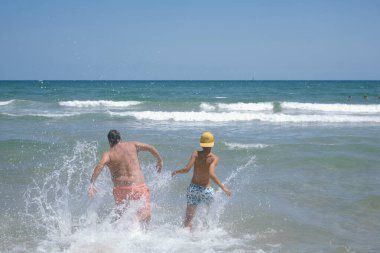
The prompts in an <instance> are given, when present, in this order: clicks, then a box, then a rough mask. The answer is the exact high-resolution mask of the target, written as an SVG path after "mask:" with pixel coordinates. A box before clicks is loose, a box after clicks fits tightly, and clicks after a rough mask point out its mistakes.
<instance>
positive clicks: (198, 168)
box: [172, 132, 231, 230]
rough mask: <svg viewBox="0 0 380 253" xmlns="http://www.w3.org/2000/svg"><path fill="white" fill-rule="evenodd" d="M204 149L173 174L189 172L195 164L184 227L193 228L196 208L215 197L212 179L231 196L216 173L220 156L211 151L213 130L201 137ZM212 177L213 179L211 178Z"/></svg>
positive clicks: (188, 193)
mask: <svg viewBox="0 0 380 253" xmlns="http://www.w3.org/2000/svg"><path fill="white" fill-rule="evenodd" d="M200 146H201V147H202V151H194V152H193V154H192V155H191V158H190V160H189V162H188V163H187V165H186V166H185V167H184V168H183V169H179V170H176V171H173V173H172V176H173V177H174V176H175V175H177V174H181V173H187V172H189V171H190V170H191V168H192V167H193V166H194V172H193V178H192V179H191V183H190V185H189V187H188V188H187V194H186V197H187V208H186V218H185V221H184V224H183V225H184V227H185V228H188V229H190V230H191V228H192V221H193V218H194V215H195V211H196V208H197V206H198V205H199V204H201V203H204V204H207V205H208V206H209V205H210V204H211V202H212V201H213V199H214V189H213V188H212V187H211V180H212V181H214V182H215V183H216V184H217V185H218V186H219V187H220V188H221V189H222V190H223V191H224V192H225V193H226V194H227V196H231V191H230V190H229V189H228V188H227V187H226V186H224V185H223V184H222V183H221V182H220V180H219V179H218V177H217V176H216V174H215V170H216V166H217V165H218V161H219V157H217V156H216V155H215V154H213V153H211V148H212V147H213V146H214V136H213V134H212V133H211V132H204V133H203V134H202V136H201V139H200ZM210 179H211V180H210Z"/></svg>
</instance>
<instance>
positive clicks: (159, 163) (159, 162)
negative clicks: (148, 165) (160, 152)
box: [156, 160, 164, 173]
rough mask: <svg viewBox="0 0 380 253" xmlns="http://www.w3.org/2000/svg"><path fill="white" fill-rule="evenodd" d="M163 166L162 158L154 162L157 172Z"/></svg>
mask: <svg viewBox="0 0 380 253" xmlns="http://www.w3.org/2000/svg"><path fill="white" fill-rule="evenodd" d="M163 167H164V162H163V161H162V160H160V161H158V162H157V164H156V168H157V172H158V173H160V172H161V170H162V168H163Z"/></svg>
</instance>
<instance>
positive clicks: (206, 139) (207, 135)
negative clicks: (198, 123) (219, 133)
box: [199, 132, 214, 149]
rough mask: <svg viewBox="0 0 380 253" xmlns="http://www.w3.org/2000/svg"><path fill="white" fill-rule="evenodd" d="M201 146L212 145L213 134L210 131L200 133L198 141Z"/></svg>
mask: <svg viewBox="0 0 380 253" xmlns="http://www.w3.org/2000/svg"><path fill="white" fill-rule="evenodd" d="M199 145H201V147H202V148H210V149H211V148H212V147H214V135H213V134H212V133H211V132H203V133H202V135H201V139H200V143H199Z"/></svg>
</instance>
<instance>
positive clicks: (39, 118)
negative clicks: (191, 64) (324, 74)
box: [0, 81, 380, 253]
mask: <svg viewBox="0 0 380 253" xmlns="http://www.w3.org/2000/svg"><path fill="white" fill-rule="evenodd" d="M0 90H1V92H0V133H1V134H0V143H1V145H0V196H1V201H0V218H1V223H0V237H1V238H0V248H1V251H2V252H120V251H121V252H260V253H262V252H332V253H337V252H379V251H380V243H379V242H378V238H379V235H380V234H379V231H380V190H379V189H380V188H379V182H380V180H379V179H380V172H379V169H378V168H379V166H378V164H380V163H379V162H380V158H379V154H380V144H379V143H380V139H379V136H380V101H379V100H378V99H377V96H378V95H379V94H380V83H379V82H362V81H355V82H343V81H336V82H291V81H286V82H282V81H277V82H256V81H255V82H246V81H242V82H238V81H233V82H232V81H231V82H228V81H213V82H203V81H194V82H179V81H168V82H166V81H155V82H151V81H138V82H134V81H128V82H123V81H107V82H85V81H80V82H75V81H70V82H64V81H57V82H52V81H49V82H46V81H41V82H37V81H35V82H34V81H33V82H30V81H22V82H6V81H1V82H0ZM364 94H367V95H369V99H367V100H363V95H364ZM348 95H351V96H352V99H350V100H348V99H347V96H348ZM110 129H118V130H119V131H120V132H121V134H122V137H123V138H124V139H126V140H139V141H142V142H147V143H151V144H153V145H154V146H155V147H157V149H158V150H159V151H160V153H161V155H162V157H163V159H164V162H165V165H164V166H165V167H164V171H163V173H161V174H157V173H155V170H154V166H153V165H154V164H155V161H154V159H153V158H152V157H151V156H150V155H149V154H144V153H143V154H141V156H140V159H141V161H142V168H143V170H144V173H145V175H146V181H147V184H148V186H149V187H150V190H151V201H152V210H153V216H152V221H151V223H150V226H149V228H148V230H143V229H141V228H140V226H139V225H138V224H136V222H134V221H133V220H131V219H130V215H125V216H124V217H123V218H122V219H121V220H119V221H117V222H113V221H112V217H113V215H114V212H115V210H114V202H113V197H112V193H111V188H112V183H111V180H110V175H109V172H108V170H107V169H105V170H104V171H103V172H102V174H101V175H100V177H99V178H98V181H97V187H98V190H99V191H98V194H97V196H96V198H95V199H93V200H89V199H88V197H87V188H88V185H89V178H90V176H91V173H92V170H93V168H94V166H95V164H96V162H97V161H98V159H99V158H100V155H101V153H102V152H103V151H105V150H106V149H107V148H108V147H107V142H106V141H107V140H106V134H107V132H108V131H109V130H110ZM204 130H210V131H212V132H213V133H214V134H215V136H216V145H215V148H214V149H213V150H214V152H215V153H216V154H218V155H219V156H220V158H221V159H220V162H219V165H218V169H217V174H218V176H219V178H220V179H221V180H222V181H223V182H224V183H225V184H226V185H228V186H229V187H230V188H231V189H232V191H233V196H232V197H231V198H228V197H226V196H225V195H224V194H223V193H222V192H221V191H220V190H218V189H217V188H215V189H216V190H217V194H216V201H215V202H214V203H213V205H212V206H211V207H210V210H208V212H207V209H206V208H201V209H200V210H199V212H198V216H197V219H196V221H195V226H194V227H195V228H194V231H193V233H188V232H187V231H184V230H183V229H182V228H181V226H182V222H183V218H184V212H185V208H186V196H185V193H186V188H187V186H188V184H189V182H190V179H191V174H186V175H178V176H177V177H175V178H171V176H170V172H171V171H172V170H174V169H178V168H181V167H183V166H184V165H185V164H186V163H187V161H188V159H189V158H190V155H191V153H192V151H193V150H196V149H199V148H198V140H199V135H200V134H201V132H202V131H204Z"/></svg>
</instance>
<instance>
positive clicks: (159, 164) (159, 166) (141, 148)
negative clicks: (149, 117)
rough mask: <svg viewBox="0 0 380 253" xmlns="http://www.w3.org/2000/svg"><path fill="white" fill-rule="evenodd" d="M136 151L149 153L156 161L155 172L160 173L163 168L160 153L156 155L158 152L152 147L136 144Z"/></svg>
mask: <svg viewBox="0 0 380 253" xmlns="http://www.w3.org/2000/svg"><path fill="white" fill-rule="evenodd" d="M136 149H137V151H148V152H150V153H151V154H152V155H153V156H154V157H155V158H156V159H157V165H156V167H157V172H161V170H162V167H164V162H163V161H162V159H161V156H160V153H158V150H157V149H156V148H155V147H153V146H152V145H149V144H145V143H141V142H136Z"/></svg>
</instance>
